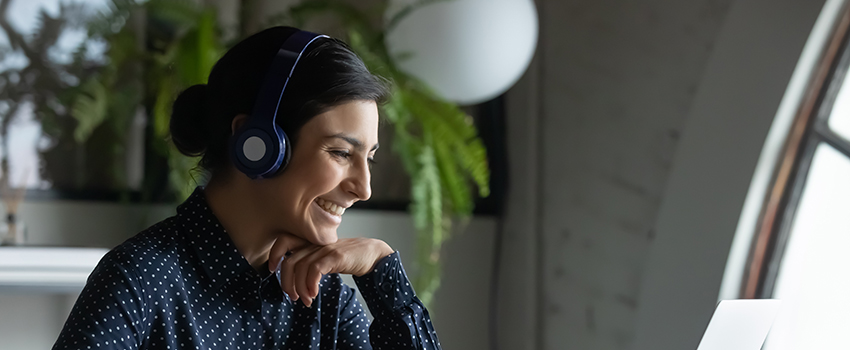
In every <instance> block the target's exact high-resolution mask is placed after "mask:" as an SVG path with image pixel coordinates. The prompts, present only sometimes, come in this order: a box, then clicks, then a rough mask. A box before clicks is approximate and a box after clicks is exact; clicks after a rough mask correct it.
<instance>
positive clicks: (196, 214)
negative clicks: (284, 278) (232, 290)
mask: <svg viewBox="0 0 850 350" xmlns="http://www.w3.org/2000/svg"><path fill="white" fill-rule="evenodd" d="M177 217H178V220H179V221H180V222H181V224H182V227H181V229H183V230H185V231H184V232H185V234H186V237H187V238H188V239H189V244H190V245H191V246H192V249H193V250H194V251H195V253H196V254H197V256H198V261H199V262H200V264H201V266H202V267H203V270H204V272H205V273H206V274H207V276H208V277H209V278H210V280H211V281H212V287H213V288H216V289H218V288H220V287H222V286H223V285H224V284H225V283H227V282H228V281H230V280H231V279H233V278H234V277H236V276H238V275H239V274H241V273H244V272H246V271H252V270H253V268H252V267H251V265H250V264H249V263H248V261H247V260H245V257H243V256H242V254H241V253H239V251H238V250H237V249H236V244H234V243H233V240H232V239H230V236H229V235H228V234H227V231H226V230H225V229H224V227H223V226H222V225H221V223H220V222H219V221H218V219H217V218H216V217H215V214H213V212H212V210H210V207H209V205H208V204H207V200H206V196H205V195H204V190H203V188H201V187H198V188H196V189H195V191H194V192H193V193H192V195H191V196H189V198H188V199H186V201H185V202H183V204H180V206H178V207H177Z"/></svg>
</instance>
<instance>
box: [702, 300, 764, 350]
mask: <svg viewBox="0 0 850 350" xmlns="http://www.w3.org/2000/svg"><path fill="white" fill-rule="evenodd" d="M779 304H780V301H779V300H775V299H744V300H721V301H720V302H719V303H717V308H716V309H715V310H714V315H712V316H711V321H709V322H708V327H707V328H706V329H705V333H704V334H703V336H702V340H701V341H700V343H699V346H698V347H697V350H759V349H761V347H762V345H763V344H764V340H765V338H766V337H767V332H768V331H770V326H771V325H773V320H774V319H776V315H777V314H778V313H779Z"/></svg>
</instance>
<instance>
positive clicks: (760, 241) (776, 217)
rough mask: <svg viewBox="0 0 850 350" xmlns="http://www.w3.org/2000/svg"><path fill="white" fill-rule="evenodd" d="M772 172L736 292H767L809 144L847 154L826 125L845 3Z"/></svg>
mask: <svg viewBox="0 0 850 350" xmlns="http://www.w3.org/2000/svg"><path fill="white" fill-rule="evenodd" d="M831 37H832V38H831V39H830V41H829V44H828V45H827V48H826V50H825V51H824V54H823V55H822V57H821V62H820V63H819V65H818V68H817V69H816V71H815V74H814V75H813V77H812V79H811V81H810V82H809V87H808V88H807V89H806V90H807V92H806V96H805V98H804V101H803V104H802V105H801V107H800V109H799V110H798V112H797V115H796V116H795V119H794V124H793V126H792V128H791V131H790V133H789V136H788V139H787V140H786V142H785V146H784V149H783V152H782V157H781V158H780V161H779V163H778V164H777V168H776V170H775V171H774V175H773V178H772V183H773V185H772V186H771V189H770V191H769V192H768V193H767V195H766V198H765V200H764V205H763V206H762V212H761V215H760V216H759V221H758V227H757V231H756V235H755V237H754V240H753V243H752V249H751V251H750V256H749V258H748V263H747V270H746V271H745V274H744V281H743V282H744V283H743V284H742V288H741V296H742V297H743V298H745V299H757V298H771V297H772V295H773V289H774V286H775V283H776V279H777V277H778V276H779V269H780V266H781V264H782V257H783V255H784V252H785V248H786V245H787V242H788V239H789V237H790V230H791V228H792V224H793V221H794V217H795V214H796V212H797V208H798V205H799V202H800V199H801V198H802V194H803V190H804V189H805V185H806V181H807V178H808V172H809V169H810V167H811V163H812V159H813V157H814V154H815V150H816V149H817V147H818V145H820V144H821V143H826V144H828V145H830V146H831V147H833V148H835V149H836V150H837V151H839V152H841V153H842V154H844V155H845V156H847V157H848V158H850V141H848V140H846V139H844V138H842V137H841V136H839V135H838V134H836V133H835V132H834V131H832V130H831V129H830V128H829V124H828V123H829V116H830V113H831V112H832V107H833V105H834V102H835V99H836V97H837V95H838V92H839V91H840V89H841V86H842V84H843V83H844V80H845V79H846V78H847V76H846V75H847V73H848V70H850V42H849V41H850V6H845V7H844V9H843V10H842V15H841V19H840V20H839V22H838V24H837V25H836V26H835V28H834V29H833V33H832V35H831Z"/></svg>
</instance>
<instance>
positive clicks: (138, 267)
mask: <svg viewBox="0 0 850 350" xmlns="http://www.w3.org/2000/svg"><path fill="white" fill-rule="evenodd" d="M178 226H179V225H178V224H177V221H176V220H175V217H169V218H167V219H165V220H163V221H160V222H158V223H156V224H154V225H152V226H150V227H148V228H147V229H145V230H143V231H142V232H139V233H138V234H136V235H135V236H133V237H131V238H129V239H127V240H126V241H124V243H121V244H120V245H118V246H117V247H115V248H113V249H112V250H110V251H109V252H108V253H107V254H106V255H105V256H104V257H103V259H101V263H100V264H99V266H101V265H107V266H117V267H120V268H122V269H123V270H127V271H128V272H134V273H135V274H137V275H144V274H143V273H142V272H143V271H144V270H146V266H151V265H153V264H154V263H157V264H165V263H169V262H171V263H176V262H178V261H179V260H180V257H181V255H183V254H185V251H186V248H185V247H186V246H188V244H186V243H185V235H183V234H182V232H181V231H182V230H180V229H179V227H178Z"/></svg>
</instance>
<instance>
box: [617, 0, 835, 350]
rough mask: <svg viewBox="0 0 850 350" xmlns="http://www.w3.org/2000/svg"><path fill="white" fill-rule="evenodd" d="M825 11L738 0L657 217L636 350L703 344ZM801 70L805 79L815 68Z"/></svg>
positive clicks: (816, 6)
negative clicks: (757, 178) (768, 152)
mask: <svg viewBox="0 0 850 350" xmlns="http://www.w3.org/2000/svg"><path fill="white" fill-rule="evenodd" d="M836 3H839V2H835V1H830V5H835V4H836ZM830 7H831V9H832V10H833V11H834V10H835V7H836V6H830ZM823 8H824V1H811V0H806V1H802V0H795V1H789V0H785V1H774V0H739V1H737V2H736V3H735V5H734V6H733V8H732V9H731V10H730V12H729V15H728V18H727V20H726V23H725V24H724V27H723V30H722V31H721V33H720V35H719V36H718V39H717V41H716V42H717V44H716V45H715V52H714V53H713V54H712V56H711V59H710V63H709V65H708V66H707V69H706V72H705V77H704V78H703V80H702V82H701V83H700V87H699V89H698V92H697V96H696V98H695V100H694V103H693V106H692V108H691V110H690V113H689V115H688V123H687V126H686V128H685V131H684V132H683V134H682V142H681V143H680V145H679V149H678V151H677V155H676V158H675V160H674V162H673V165H674V166H673V170H672V172H671V175H670V180H669V183H668V184H667V194H666V196H665V198H664V200H663V204H662V207H661V209H660V212H659V215H658V220H657V222H656V231H657V234H656V240H655V243H654V246H653V251H652V254H651V255H650V258H649V260H648V263H647V266H646V269H645V271H644V278H643V282H642V285H643V286H642V290H641V294H640V297H639V299H638V306H639V309H640V310H639V312H638V316H637V318H636V321H637V323H636V334H637V338H636V339H635V343H634V346H633V348H634V349H646V350H649V349H692V348H695V347H696V346H697V344H698V343H699V339H700V337H701V335H702V332H703V331H704V330H705V326H706V324H707V322H708V319H709V317H710V316H711V313H712V311H713V310H714V306H715V305H716V302H717V299H718V295H719V292H720V286H721V280H722V277H723V272H724V268H725V267H726V263H727V258H728V257H729V251H730V247H731V246H732V241H733V238H734V236H735V232H736V227H738V222H739V219H741V211H742V208H743V207H744V201H745V198H746V196H747V192H748V188H749V187H750V184H751V183H752V182H753V180H754V178H753V175H754V170H755V169H756V164H757V163H758V160H759V157H760V154H761V152H762V150H763V149H764V147H765V139H766V136H767V135H768V131H769V130H770V128H771V125H773V124H774V120H775V117H776V116H777V111H778V110H780V105H781V102H782V100H783V96H785V98H786V100H789V99H790V100H796V101H799V99H800V97H801V94H802V91H801V89H799V87H796V86H795V87H793V88H789V82H790V81H792V74H793V73H794V70H795V67H797V65H798V62H800V57H801V53H802V52H803V48H804V45H805V44H806V42H807V39H808V38H809V36H810V33H812V29H813V27H815V22H816V19H817V18H818V15H819V14H820V13H821V10H822V9H823ZM827 15H829V14H827ZM815 49H817V48H815ZM801 68H802V70H799V71H798V72H799V73H800V74H802V75H803V76H805V75H808V73H809V72H810V69H811V67H801ZM807 68H808V69H807ZM807 70H808V71H807ZM795 91H796V92H795ZM795 93H796V94H798V95H797V96H795ZM790 108H791V109H796V108H795V107H793V105H792V106H791V107H790ZM780 138H781V135H780ZM767 166H768V167H770V166H771V164H767ZM755 200H756V201H758V198H756V199H755ZM749 229H750V230H752V229H754V227H751V228H749ZM742 233H745V231H742Z"/></svg>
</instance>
